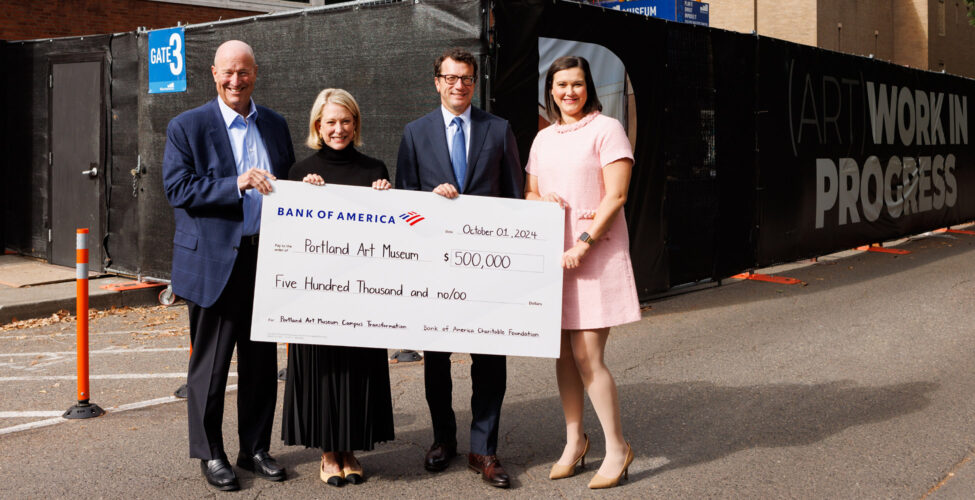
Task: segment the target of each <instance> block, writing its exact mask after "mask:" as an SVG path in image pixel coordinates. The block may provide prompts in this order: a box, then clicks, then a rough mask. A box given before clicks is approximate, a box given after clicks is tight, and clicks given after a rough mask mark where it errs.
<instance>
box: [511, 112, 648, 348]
mask: <svg viewBox="0 0 975 500" xmlns="http://www.w3.org/2000/svg"><path fill="white" fill-rule="evenodd" d="M622 158H629V159H631V160H632V159H633V148H632V147H631V146H630V141H629V140H628V139H627V138H626V132H625V131H624V130H623V126H622V125H621V124H620V122H618V121H616V120H615V119H613V118H610V117H607V116H603V115H601V114H600V113H599V112H593V113H591V114H589V115H586V117H585V118H583V119H582V120H579V121H578V122H576V123H572V124H568V125H559V124H554V125H551V126H549V127H547V128H545V129H543V130H542V131H540V132H539V133H538V135H537V136H535V141H534V142H533V143H532V147H531V153H529V156H528V165H527V166H526V167H525V170H526V171H527V172H528V173H529V174H531V175H534V176H536V177H537V178H538V190H539V193H540V194H542V195H545V194H548V193H556V194H558V195H559V196H560V197H562V199H563V200H565V201H566V203H567V204H568V205H569V207H568V208H567V209H566V213H565V249H566V250H568V249H569V248H572V246H573V245H575V242H576V240H577V239H578V238H579V234H581V233H582V232H583V231H586V230H588V228H589V225H590V224H592V217H593V215H594V214H595V212H596V209H597V208H598V207H599V202H600V200H602V198H603V196H604V195H605V194H606V188H605V186H604V185H603V172H602V168H603V167H604V166H606V165H608V164H610V163H612V162H614V161H616V160H619V159H622ZM629 249H630V239H629V236H628V234H627V231H626V220H625V219H624V217H623V213H622V210H620V213H619V214H617V216H616V219H615V220H614V221H613V223H612V224H611V227H610V228H609V230H608V231H606V233H605V234H603V236H602V237H600V238H599V240H597V241H596V242H595V243H594V244H593V246H592V248H591V249H590V250H589V252H588V253H587V254H586V256H585V257H583V259H582V265H580V266H579V267H578V268H576V269H569V270H566V271H565V274H564V277H563V282H562V328H563V329H566V330H583V329H585V330H589V329H596V328H604V327H608V326H615V325H621V324H624V323H631V322H634V321H638V320H639V319H640V303H639V301H638V300H637V295H636V281H635V280H634V278H633V266H632V264H631V263H630V250H629Z"/></svg>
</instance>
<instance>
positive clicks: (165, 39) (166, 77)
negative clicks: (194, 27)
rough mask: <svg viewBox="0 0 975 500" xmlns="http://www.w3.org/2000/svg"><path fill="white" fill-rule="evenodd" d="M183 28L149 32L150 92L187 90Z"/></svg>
mask: <svg viewBox="0 0 975 500" xmlns="http://www.w3.org/2000/svg"><path fill="white" fill-rule="evenodd" d="M183 40H184V38H183V28H171V29H168V30H156V31H150V32H149V93H150V94H159V93H163V92H186V45H185V44H184V43H183Z"/></svg>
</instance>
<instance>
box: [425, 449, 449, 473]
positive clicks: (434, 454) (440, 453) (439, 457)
mask: <svg viewBox="0 0 975 500" xmlns="http://www.w3.org/2000/svg"><path fill="white" fill-rule="evenodd" d="M456 456H457V445H456V444H443V443H433V446H431V447H430V451H428V452H427V456H426V458H424V459H423V468H424V469H426V470H428V471H430V472H440V471H442V470H444V469H446V468H447V466H448V465H450V460H451V459H452V458H454V457H456Z"/></svg>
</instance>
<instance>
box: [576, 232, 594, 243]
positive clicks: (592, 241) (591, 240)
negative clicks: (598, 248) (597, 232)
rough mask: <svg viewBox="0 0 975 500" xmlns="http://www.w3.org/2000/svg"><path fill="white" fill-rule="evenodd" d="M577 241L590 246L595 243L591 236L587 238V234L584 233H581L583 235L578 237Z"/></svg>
mask: <svg viewBox="0 0 975 500" xmlns="http://www.w3.org/2000/svg"><path fill="white" fill-rule="evenodd" d="M579 241H581V242H583V243H588V244H590V245H592V244H593V243H595V242H596V240H594V239H593V238H592V236H589V233H587V232H585V231H583V233H582V234H580V235H579Z"/></svg>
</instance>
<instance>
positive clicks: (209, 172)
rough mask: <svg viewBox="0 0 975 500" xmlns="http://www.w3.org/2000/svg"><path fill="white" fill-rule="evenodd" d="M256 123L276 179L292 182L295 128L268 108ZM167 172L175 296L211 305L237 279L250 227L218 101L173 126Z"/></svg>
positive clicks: (185, 115)
mask: <svg viewBox="0 0 975 500" xmlns="http://www.w3.org/2000/svg"><path fill="white" fill-rule="evenodd" d="M256 123H257V129H258V130H259V131H260V133H261V138H262V139H263V141H264V147H265V149H266V150H267V154H268V159H269V160H270V165H271V173H272V174H274V175H275V177H278V178H279V179H287V177H288V168H290V167H291V165H292V164H293V163H294V162H295V153H294V148H293V146H292V145H291V133H290V132H289V131H288V123H287V122H286V121H285V120H284V118H283V117H281V115H279V114H277V113H275V112H274V111H271V110H270V109H268V108H265V107H263V106H257V120H256ZM162 174H163V187H164V188H165V190H166V198H167V199H168V200H169V204H170V205H172V206H173V211H174V212H175V217H176V233H175V234H174V236H173V274H172V285H173V293H175V294H176V295H178V296H180V297H182V298H184V299H187V300H190V301H192V302H193V303H195V304H197V305H200V306H202V307H210V306H212V305H213V304H214V303H215V302H216V301H217V299H218V298H220V294H221V293H223V289H224V286H225V285H226V284H227V280H228V279H229V278H230V272H231V271H232V270H233V267H234V262H235V261H236V260H237V248H238V247H239V246H240V238H241V229H242V227H243V222H244V208H243V201H242V198H241V196H240V194H239V190H238V189H237V166H236V162H235V161H234V152H233V149H231V147H230V136H229V135H228V134H227V127H226V124H225V123H224V121H223V116H222V115H221V114H220V107H219V105H218V104H217V100H216V99H214V100H212V101H210V102H208V103H206V104H204V105H203V106H200V107H198V108H194V109H191V110H189V111H186V112H183V113H181V114H180V115H179V116H177V117H176V118H173V119H172V120H171V121H170V122H169V126H168V127H167V128H166V150H165V153H164V154H163V166H162Z"/></svg>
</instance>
